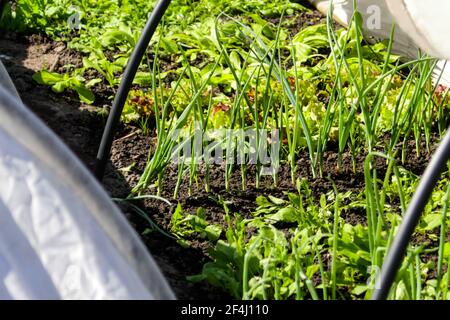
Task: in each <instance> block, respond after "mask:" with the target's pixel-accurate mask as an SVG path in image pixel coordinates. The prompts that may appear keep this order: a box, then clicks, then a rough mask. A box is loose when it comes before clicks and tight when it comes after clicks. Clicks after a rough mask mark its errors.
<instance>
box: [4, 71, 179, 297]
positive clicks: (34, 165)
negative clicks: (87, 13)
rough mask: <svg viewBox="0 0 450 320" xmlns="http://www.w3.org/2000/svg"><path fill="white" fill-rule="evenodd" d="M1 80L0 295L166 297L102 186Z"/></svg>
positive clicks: (161, 283) (138, 243) (142, 249)
mask: <svg viewBox="0 0 450 320" xmlns="http://www.w3.org/2000/svg"><path fill="white" fill-rule="evenodd" d="M0 64H1V63H0ZM0 73H1V71H0ZM2 76H5V75H4V74H3V75H2ZM4 85H5V84H3V86H4ZM3 86H2V84H1V83H0V299H173V298H174V295H173V293H172V291H171V289H170V288H169V286H168V285H167V283H166V281H165V279H164V277H163V276H162V274H161V272H160V271H159V269H158V267H157V265H156V264H155V262H154V261H153V259H152V258H151V256H150V255H149V254H148V252H147V251H146V248H145V247H144V245H143V244H142V243H141V241H140V240H139V238H138V236H137V234H136V233H135V232H134V231H133V230H132V228H131V227H130V225H129V224H128V222H127V221H126V220H125V218H124V217H123V215H122V213H121V212H120V211H119V209H118V208H117V207H116V206H115V205H114V203H112V201H111V200H110V199H109V197H108V195H107V194H106V192H105V191H104V190H103V189H102V188H101V186H100V185H99V184H98V183H97V181H95V179H94V178H93V177H92V176H91V174H90V173H89V172H88V171H87V170H86V169H85V168H84V166H83V165H82V164H81V163H80V162H79V160H77V159H76V158H75V156H74V155H73V154H72V153H71V152H70V151H69V149H68V148H67V147H66V146H65V145H64V144H63V143H62V142H61V141H60V140H59V139H58V138H57V137H56V136H55V135H54V134H53V133H52V132H51V131H50V130H49V129H48V128H47V127H46V126H45V125H44V124H43V123H41V122H40V121H39V120H38V119H37V118H36V117H35V116H34V115H32V114H31V113H30V112H29V111H28V110H27V109H26V108H25V107H24V106H23V105H22V104H21V103H20V102H19V101H18V100H17V98H15V97H14V96H13V95H11V94H10V93H8V92H7V91H6V90H5V89H4V88H3Z"/></svg>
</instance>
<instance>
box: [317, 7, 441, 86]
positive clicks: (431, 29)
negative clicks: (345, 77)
mask: <svg viewBox="0 0 450 320" xmlns="http://www.w3.org/2000/svg"><path fill="white" fill-rule="evenodd" d="M309 1H310V2H311V3H312V4H313V5H315V6H316V7H317V9H318V10H319V11H321V12H322V13H324V14H327V13H328V8H329V6H330V4H331V3H333V18H334V19H335V20H336V21H338V22H339V23H340V24H342V25H344V26H347V25H348V23H349V22H350V19H351V18H352V15H353V11H354V8H353V0H309ZM356 5H357V8H358V11H359V12H360V13H361V14H362V16H363V18H364V25H363V28H364V36H365V37H366V38H367V39H368V40H369V41H370V39H374V40H384V39H388V38H389V37H390V34H391V30H392V25H393V24H394V23H396V24H397V25H399V26H400V28H396V31H395V38H394V39H395V41H394V46H393V52H394V53H395V54H399V55H402V56H404V57H406V58H409V59H416V58H417V57H418V53H419V48H421V49H422V50H424V51H425V52H427V53H429V54H431V55H433V56H435V57H437V58H444V59H450V41H447V39H446V38H447V37H448V36H449V35H450V24H448V22H447V21H448V19H449V15H450V1H448V0H433V1H424V0H357V1H356ZM433 79H435V80H437V79H439V82H440V83H441V84H443V85H446V86H450V64H449V66H448V67H447V63H446V60H440V61H439V62H438V64H437V66H436V68H435V70H434V73H433Z"/></svg>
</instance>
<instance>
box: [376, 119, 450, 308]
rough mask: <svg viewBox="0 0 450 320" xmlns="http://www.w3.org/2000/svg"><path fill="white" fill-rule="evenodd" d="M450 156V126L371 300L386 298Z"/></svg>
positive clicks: (395, 240)
mask: <svg viewBox="0 0 450 320" xmlns="http://www.w3.org/2000/svg"><path fill="white" fill-rule="evenodd" d="M449 159H450V128H449V129H448V131H447V134H446V135H445V137H444V140H443V141H442V143H441V145H440V146H439V148H438V150H437V151H436V153H435V154H434V156H433V158H432V159H431V162H430V164H429V165H428V167H427V169H426V170H425V173H424V174H423V176H422V179H421V181H420V183H419V186H418V188H417V190H416V192H415V194H414V196H413V198H412V200H411V202H410V204H409V206H408V210H407V211H406V214H405V216H404V218H403V221H402V223H401V225H400V228H399V230H398V232H397V235H396V236H395V239H394V241H393V243H392V245H391V247H390V249H389V252H388V254H387V256H386V258H385V260H384V263H383V267H382V269H381V273H380V276H379V278H378V279H377V281H376V285H375V290H374V292H373V294H372V300H386V299H387V297H388V295H389V291H390V289H391V287H392V284H393V282H394V280H395V277H396V275H397V271H398V269H399V268H400V266H401V263H402V261H403V259H404V256H405V253H406V250H407V247H408V243H409V241H410V240H411V236H412V234H413V232H414V230H415V229H416V226H417V224H418V223H419V220H420V217H421V215H422V212H423V210H424V209H425V206H426V205H427V203H428V200H429V199H430V196H431V194H432V193H433V189H434V187H435V186H436V184H437V182H438V180H439V178H440V176H441V174H442V173H443V172H444V171H445V170H446V168H447V162H448V160H449Z"/></svg>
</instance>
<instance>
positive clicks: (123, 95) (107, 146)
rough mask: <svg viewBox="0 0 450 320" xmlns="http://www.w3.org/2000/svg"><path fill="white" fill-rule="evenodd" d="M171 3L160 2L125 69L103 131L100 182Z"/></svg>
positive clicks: (97, 173) (98, 169)
mask: <svg viewBox="0 0 450 320" xmlns="http://www.w3.org/2000/svg"><path fill="white" fill-rule="evenodd" d="M170 2H171V0H160V1H159V2H158V4H157V5H156V6H155V8H154V9H153V12H152V14H151V16H150V18H149V20H148V21H147V23H146V25H145V27H144V29H143V31H142V35H141V38H140V39H139V41H138V43H137V45H136V48H135V49H134V50H133V53H132V55H131V57H130V60H129V62H128V65H127V67H126V69H125V73H124V75H123V78H122V81H121V83H120V85H119V89H118V91H117V95H116V97H115V99H114V102H113V105H112V109H111V112H110V114H109V116H108V120H107V122H106V126H105V130H104V131H103V136H102V140H101V142H100V147H99V149H98V153H97V160H96V166H95V170H94V174H95V176H96V177H97V179H98V180H100V181H101V180H102V179H103V176H104V174H105V168H106V163H107V162H108V159H109V156H110V152H111V146H112V143H113V139H114V135H115V133H116V131H117V126H118V125H119V122H120V116H121V114H122V110H123V107H124V105H125V102H126V101H127V98H128V93H129V92H130V89H131V86H132V85H133V80H134V77H135V76H136V72H137V71H138V68H139V66H140V64H141V61H142V57H143V56H144V54H145V52H146V51H147V47H148V45H149V43H150V40H151V39H152V37H153V34H154V33H155V31H156V28H157V27H158V24H159V23H160V21H161V19H162V17H163V16H164V13H165V12H166V10H167V8H168V7H169V5H170Z"/></svg>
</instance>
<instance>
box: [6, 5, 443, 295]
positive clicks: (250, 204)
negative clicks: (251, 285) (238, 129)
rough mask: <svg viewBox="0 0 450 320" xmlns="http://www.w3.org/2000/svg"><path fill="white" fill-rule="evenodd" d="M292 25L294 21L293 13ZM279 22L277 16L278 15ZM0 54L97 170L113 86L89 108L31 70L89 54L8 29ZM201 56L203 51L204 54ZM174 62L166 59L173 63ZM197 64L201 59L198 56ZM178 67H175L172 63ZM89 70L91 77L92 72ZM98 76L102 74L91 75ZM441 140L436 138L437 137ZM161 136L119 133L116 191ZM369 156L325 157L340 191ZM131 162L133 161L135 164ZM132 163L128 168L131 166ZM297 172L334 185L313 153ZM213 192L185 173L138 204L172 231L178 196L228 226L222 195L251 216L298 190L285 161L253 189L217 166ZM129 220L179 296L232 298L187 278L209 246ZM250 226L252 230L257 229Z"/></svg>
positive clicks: (309, 19)
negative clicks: (261, 203)
mask: <svg viewBox="0 0 450 320" xmlns="http://www.w3.org/2000/svg"><path fill="white" fill-rule="evenodd" d="M286 21H290V22H289V23H292V21H293V20H292V19H288V20H286ZM323 21H324V20H323V17H322V16H321V15H320V14H319V13H318V12H317V11H314V12H312V13H305V14H301V15H300V19H298V23H294V24H292V26H290V30H292V34H291V35H293V34H295V33H297V32H298V31H299V30H300V29H301V28H302V27H305V26H308V25H311V24H315V23H319V22H323ZM271 22H272V23H274V24H276V23H277V22H279V21H277V20H276V19H274V20H273V21H271ZM0 54H1V55H0V58H1V60H2V62H3V63H4V64H5V66H6V68H7V69H8V71H9V73H10V75H11V77H12V79H13V81H14V83H15V85H16V87H17V89H18V91H19V93H20V95H21V98H22V99H23V101H24V103H25V104H26V105H27V106H28V107H29V108H30V109H31V110H32V111H33V112H35V113H36V114H37V115H38V116H39V117H40V118H41V119H42V120H43V121H44V122H45V123H46V124H47V125H48V126H49V127H50V128H52V129H53V130H54V131H55V132H56V134H58V135H59V136H60V137H61V138H62V140H63V141H64V142H66V144H67V145H68V146H69V147H70V148H71V149H72V150H73V151H74V153H75V154H77V155H78V157H79V158H80V159H81V160H82V161H83V162H84V163H85V164H86V166H87V167H88V168H89V169H93V167H94V164H95V157H96V151H97V148H98V145H99V141H100V137H101V134H102V130H103V127H104V122H105V118H104V117H102V116H100V115H99V114H100V113H101V112H99V111H101V110H102V109H101V108H102V107H103V106H104V105H107V106H110V104H111V101H110V100H109V99H108V97H109V96H111V94H112V92H110V91H108V90H109V89H107V88H106V87H98V88H96V90H95V94H96V96H97V98H98V99H97V102H96V104H97V106H95V107H93V106H88V105H85V104H82V103H80V102H79V99H78V97H77V96H76V95H74V94H73V93H65V94H55V93H54V92H52V91H51V89H49V88H48V87H46V86H40V85H38V84H36V83H35V82H34V81H33V80H32V79H31V77H32V75H33V74H34V73H35V72H36V71H39V70H41V69H43V68H47V69H49V70H51V71H59V72H61V71H63V70H64V67H65V66H66V65H67V64H72V65H75V66H79V65H80V64H81V59H82V57H81V56H80V54H78V53H76V52H72V51H70V50H68V49H67V48H66V47H65V45H64V44H62V43H57V42H53V41H51V40H49V39H48V38H46V37H44V36H40V35H31V36H23V35H17V34H14V33H2V34H1V35H0ZM199 59H200V60H201V59H202V57H199ZM170 63H172V62H170V61H167V64H168V65H169V64H170ZM198 63H202V61H199V62H198ZM172 67H175V66H172ZM88 76H89V75H88ZM90 76H91V77H97V76H98V75H97V74H92V75H90ZM434 139H435V140H434V141H436V140H437V137H434ZM154 143H155V138H154V134H151V135H149V136H145V135H143V134H142V133H141V132H140V130H139V129H138V128H136V127H133V126H122V127H121V129H120V132H119V133H118V134H117V136H116V140H115V142H114V145H113V148H112V154H111V162H110V163H109V165H108V167H107V172H106V175H105V178H104V181H103V183H104V186H105V188H106V189H107V190H108V192H109V193H110V194H111V196H113V197H119V198H120V197H126V196H127V195H128V194H129V193H130V190H131V188H132V187H133V186H135V185H136V183H137V181H138V179H139V177H140V174H141V173H142V171H143V169H144V166H145V164H146V162H147V159H148V150H149V148H150V146H151V145H154ZM407 147H408V157H407V161H406V163H404V164H403V166H404V167H406V168H407V169H409V170H411V171H413V172H414V173H416V174H420V173H421V172H422V171H423V170H424V167H425V165H426V164H427V163H428V160H429V153H428V152H427V151H426V148H425V147H423V145H422V146H421V148H420V150H421V154H420V155H416V153H415V144H414V142H411V143H408V145H407ZM364 159H365V154H359V155H358V158H357V161H356V170H355V171H354V170H353V162H352V160H351V156H350V154H348V153H346V154H344V156H343V164H342V166H341V167H340V168H337V167H336V160H337V153H336V152H335V151H329V152H327V153H326V154H325V157H324V172H326V173H327V174H329V175H330V178H331V179H333V180H334V182H335V183H336V185H337V187H338V189H339V190H340V191H348V190H352V191H356V192H358V191H361V190H363V188H364V175H363V163H364ZM374 165H375V166H376V167H377V168H379V169H380V173H381V174H382V173H383V170H386V163H385V162H384V161H383V160H382V159H376V160H375V164H374ZM130 166H132V167H130ZM129 167H130V168H132V169H130V170H124V169H125V168H129ZM297 175H298V177H302V178H305V179H307V180H308V181H309V183H310V185H311V188H312V191H313V192H314V194H315V195H316V196H317V197H319V196H320V194H322V193H324V192H328V191H330V190H332V186H331V183H330V182H329V180H328V179H313V178H312V174H311V170H310V163H309V159H308V157H307V155H306V154H303V155H300V158H299V159H298V172H297ZM210 176H211V178H210V186H211V192H210V193H206V192H205V190H204V187H203V186H204V183H202V181H201V180H202V179H203V178H204V174H203V173H201V174H200V175H199V177H200V181H199V183H198V185H194V186H192V187H191V188H189V183H188V178H186V177H185V178H184V180H183V183H182V186H181V188H180V192H179V194H178V198H177V199H176V200H171V201H172V203H173V205H172V206H169V205H167V204H165V203H162V202H158V201H150V200H148V201H145V202H142V203H140V204H139V205H140V206H141V207H142V208H143V209H144V210H145V211H146V212H147V213H148V215H149V217H150V218H151V219H152V220H153V221H154V222H156V223H157V224H158V225H159V226H161V227H162V228H163V229H167V228H168V226H169V223H170V219H171V216H172V213H173V210H174V208H175V206H176V204H177V203H178V202H179V203H180V204H181V206H182V208H183V210H184V211H185V212H195V211H196V210H197V208H200V207H202V208H203V209H205V211H206V214H207V218H208V220H210V221H212V222H216V223H221V224H223V213H224V209H223V207H222V205H221V204H220V203H219V201H218V198H219V197H222V198H223V199H224V200H227V201H228V203H229V205H228V206H229V208H230V210H231V211H232V212H238V213H240V214H241V215H243V216H248V215H249V214H250V213H251V212H252V211H253V210H254V209H255V208H256V203H255V199H256V198H257V197H258V196H260V195H273V196H276V197H284V192H286V191H294V192H295V191H296V189H295V187H294V186H293V185H292V183H291V174H290V168H289V167H288V166H287V165H283V166H282V168H281V169H280V172H279V177H278V179H279V184H278V185H277V186H276V187H274V186H273V185H272V177H263V179H262V181H261V184H260V186H259V188H256V187H255V168H254V167H248V168H247V182H246V190H245V191H243V190H242V183H241V173H240V170H239V168H237V170H235V171H234V173H233V175H232V178H231V184H230V190H229V191H225V190H224V179H223V168H222V167H214V168H212V169H211V173H210ZM176 181H177V170H176V168H173V167H169V168H167V170H166V172H165V174H164V181H163V186H162V194H161V195H162V196H163V197H166V198H167V199H172V197H173V192H174V189H175V185H176ZM122 209H123V211H124V213H125V214H126V216H127V218H128V219H129V221H130V222H131V224H132V225H133V226H134V227H135V229H136V230H137V232H138V233H139V234H141V235H142V239H143V241H144V242H145V244H146V245H147V246H148V248H149V250H150V252H151V253H152V255H153V257H154V258H155V260H156V261H157V263H158V264H159V266H160V267H161V270H162V271H163V273H164V274H165V276H166V277H167V279H168V281H169V283H170V284H171V286H172V288H173V289H174V291H175V293H176V295H177V296H178V297H179V298H181V299H226V298H230V297H229V295H228V294H226V293H224V292H222V291H221V290H220V289H217V288H213V287H211V286H210V285H209V284H208V283H206V282H201V283H195V284H194V283H191V282H189V281H187V280H186V277H187V276H190V275H195V274H198V273H200V272H201V270H202V266H203V265H204V263H205V262H207V261H209V257H208V254H207V249H208V247H207V245H206V244H205V243H204V242H202V241H200V240H196V239H192V246H191V248H187V249H186V248H183V247H181V246H180V245H179V244H178V243H177V242H176V241H174V240H172V239H169V238H168V237H166V236H164V235H162V234H160V233H157V232H153V233H150V234H146V235H143V232H144V231H145V230H146V229H147V227H148V224H147V222H146V221H145V220H144V219H143V218H141V217H140V216H139V215H137V214H136V213H135V212H133V211H132V210H131V209H130V208H127V207H122ZM343 216H344V218H345V219H346V220H347V221H348V222H349V223H352V224H357V223H363V224H364V223H365V217H364V216H365V212H344V213H343ZM250 232H251V231H250Z"/></svg>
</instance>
